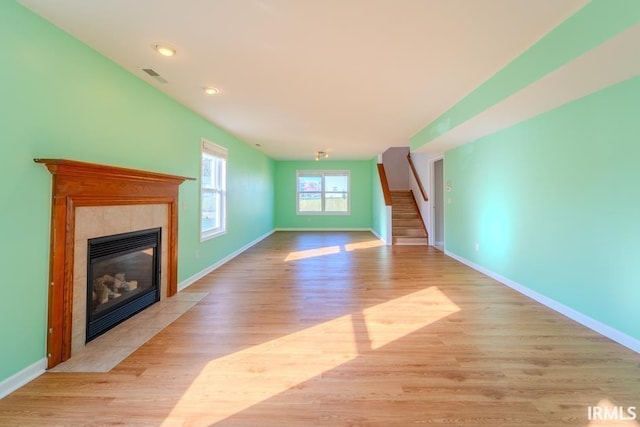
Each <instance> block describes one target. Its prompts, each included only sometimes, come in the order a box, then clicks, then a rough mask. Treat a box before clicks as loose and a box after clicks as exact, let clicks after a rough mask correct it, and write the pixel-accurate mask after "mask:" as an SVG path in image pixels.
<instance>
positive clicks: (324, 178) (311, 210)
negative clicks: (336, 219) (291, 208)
mask: <svg viewBox="0 0 640 427" xmlns="http://www.w3.org/2000/svg"><path fill="white" fill-rule="evenodd" d="M297 188H298V190H297V199H298V203H297V213H298V214H348V213H349V172H348V171H298V173H297Z"/></svg>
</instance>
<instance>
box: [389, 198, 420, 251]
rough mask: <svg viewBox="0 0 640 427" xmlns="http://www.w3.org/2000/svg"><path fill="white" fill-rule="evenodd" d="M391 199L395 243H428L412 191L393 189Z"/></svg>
mask: <svg viewBox="0 0 640 427" xmlns="http://www.w3.org/2000/svg"><path fill="white" fill-rule="evenodd" d="M391 201H392V212H393V218H392V226H393V244H394V245H422V246H426V245H428V244H429V238H428V236H427V231H426V230H425V228H424V223H423V222H422V218H421V217H420V211H419V210H418V206H416V202H415V200H414V198H413V194H412V193H411V191H392V192H391Z"/></svg>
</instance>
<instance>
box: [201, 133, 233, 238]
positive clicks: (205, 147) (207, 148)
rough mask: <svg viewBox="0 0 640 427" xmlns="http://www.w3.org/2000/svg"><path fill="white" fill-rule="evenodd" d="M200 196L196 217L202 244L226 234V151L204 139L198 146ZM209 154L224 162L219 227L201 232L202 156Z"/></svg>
mask: <svg viewBox="0 0 640 427" xmlns="http://www.w3.org/2000/svg"><path fill="white" fill-rule="evenodd" d="M200 148H201V149H200V196H199V204H200V206H199V208H200V209H199V210H198V215H199V221H198V222H199V230H200V242H204V241H206V240H210V239H213V238H214V237H217V236H221V235H223V234H226V233H227V162H228V150H227V149H226V148H224V147H222V146H220V145H218V144H214V143H213V142H211V141H207V140H206V139H204V138H202V140H201V144H200ZM205 153H206V154H210V155H212V156H215V157H220V158H222V159H224V161H225V168H224V177H223V181H224V182H223V188H222V191H221V192H220V194H221V196H222V197H221V199H222V206H221V216H222V218H221V220H220V224H221V226H220V227H219V228H214V229H211V230H206V231H202V193H203V188H202V156H203V154H205Z"/></svg>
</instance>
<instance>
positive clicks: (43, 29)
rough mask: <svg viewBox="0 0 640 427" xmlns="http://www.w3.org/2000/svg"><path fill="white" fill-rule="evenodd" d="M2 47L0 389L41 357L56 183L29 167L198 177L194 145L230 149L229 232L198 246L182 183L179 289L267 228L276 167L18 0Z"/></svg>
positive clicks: (1, 32) (0, 25) (3, 18)
mask: <svg viewBox="0 0 640 427" xmlns="http://www.w3.org/2000/svg"><path fill="white" fill-rule="evenodd" d="M0 37H1V38H2V39H3V40H7V41H8V44H7V49H6V50H5V52H4V54H3V60H2V66H0V139H1V140H2V141H1V142H0V170H1V171H2V172H1V174H2V178H3V179H2V180H0V236H1V237H2V238H1V239H0V271H2V281H0V289H1V290H2V298H0V343H2V349H1V351H0V354H1V355H0V382H1V381H2V380H4V379H6V378H8V377H10V376H12V375H13V374H15V373H17V372H19V371H20V370H22V369H24V368H25V367H28V366H30V365H31V364H33V363H35V362H37V361H38V360H40V359H42V358H43V357H44V356H45V330H46V324H47V323H46V316H47V282H48V269H49V265H48V258H49V223H50V203H51V202H50V197H51V175H50V174H49V172H47V170H46V169H45V168H44V167H43V166H41V165H37V164H35V163H34V162H33V158H37V157H40V158H67V159H72V160H80V161H87V162H93V163H103V164H111V165H116V166H123V167H131V168H136V169H145V170H151V171H156V172H163V173H169V174H177V175H185V176H190V177H198V176H199V173H200V172H199V171H200V139H201V138H202V137H204V138H206V139H208V140H210V141H213V142H215V143H217V144H219V145H222V146H224V147H226V148H227V149H228V150H229V161H228V183H229V186H228V193H229V195H228V233H227V234H226V235H224V236H222V237H219V238H217V239H213V240H210V241H207V242H203V243H200V240H199V211H198V209H199V203H198V200H199V184H198V182H186V183H185V184H183V185H182V186H181V189H180V201H181V208H180V212H179V253H178V256H179V266H178V275H179V278H178V280H179V281H183V280H185V279H187V278H189V277H191V276H193V275H195V274H197V273H199V272H200V271H202V270H204V269H206V268H207V267H209V266H210V265H212V264H215V263H216V262H217V261H219V260H221V259H222V258H224V257H226V256H228V255H229V254H231V253H233V252H235V251H237V250H238V249H240V248H242V247H243V246H244V245H246V244H248V243H250V242H252V241H254V240H255V239H257V238H259V237H261V236H263V235H265V234H266V233H269V232H271V231H272V230H273V226H274V223H273V212H274V191H273V181H274V173H275V163H274V162H273V160H271V159H270V158H268V157H267V156H265V155H264V154H262V153H261V152H259V151H257V150H255V149H253V147H250V146H249V145H247V144H245V143H243V142H242V141H240V140H238V139H236V138H234V137H233V136H231V135H229V134H227V133H226V132H224V131H222V130H221V129H219V128H217V127H216V126H214V125H213V124H211V123H210V122H208V121H207V120H205V119H204V118H202V117H200V116H199V115H196V114H195V113H193V112H192V111H191V110H189V109H187V108H185V107H184V106H182V105H180V104H178V103H177V102H175V101H173V100H172V99H170V98H169V97H167V96H166V95H164V94H162V93H160V92H159V91H157V90H156V89H155V88H153V87H152V86H151V85H149V84H147V83H146V82H145V81H144V80H142V77H137V76H134V75H132V74H130V73H129V72H127V71H125V70H123V69H122V68H121V67H119V66H118V65H116V64H114V63H113V62H111V61H110V60H108V59H107V58H105V57H103V56H102V55H100V54H98V53H97V52H95V51H94V50H92V49H90V48H89V47H87V46H86V45H84V44H83V43H81V42H79V41H78V40H76V39H75V38H73V37H71V36H70V35H68V34H67V33H65V32H63V31H61V30H60V29H58V28H56V27H54V26H53V25H51V24H49V23H48V22H47V21H45V20H43V19H42V18H40V17H38V16H37V15H35V14H33V13H31V12H30V11H28V10H27V9H25V8H23V7H22V6H20V5H18V4H16V3H15V2H14V1H2V2H0ZM141 75H142V74H141ZM257 207H258V208H259V209H256V208H257Z"/></svg>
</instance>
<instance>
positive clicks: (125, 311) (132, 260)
mask: <svg viewBox="0 0 640 427" xmlns="http://www.w3.org/2000/svg"><path fill="white" fill-rule="evenodd" d="M161 232H162V230H161V228H153V229H148V230H140V231H134V232H129V233H122V234H116V235H110V236H104V237H98V238H93V239H89V240H88V250H87V255H88V259H87V261H88V262H87V310H86V313H87V328H86V342H89V341H91V340H93V339H95V338H97V337H98V336H100V335H101V334H103V333H105V332H106V331H108V330H109V329H111V328H113V327H114V326H117V325H118V324H120V323H122V322H123V321H125V320H126V319H128V318H130V317H131V316H133V315H135V314H137V313H139V312H140V311H142V310H144V309H145V308H147V307H149V306H150V305H152V304H154V303H156V302H157V301H159V300H160V253H161V251H160V250H159V248H160V244H161Z"/></svg>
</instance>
